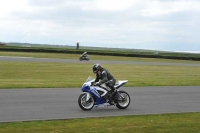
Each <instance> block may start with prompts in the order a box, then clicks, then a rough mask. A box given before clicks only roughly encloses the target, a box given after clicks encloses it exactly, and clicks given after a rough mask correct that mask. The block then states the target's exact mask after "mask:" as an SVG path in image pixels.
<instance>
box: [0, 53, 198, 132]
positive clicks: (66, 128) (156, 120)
mask: <svg viewBox="0 0 200 133" xmlns="http://www.w3.org/2000/svg"><path fill="white" fill-rule="evenodd" d="M0 56H29V57H43V58H72V59H78V57H79V55H73V54H70V55H67V54H46V53H39V54H38V53H21V52H20V53H15V52H0ZM91 58H92V59H100V60H127V61H148V62H151V61H153V62H180V63H199V62H198V61H185V60H183V61H181V60H165V59H149V58H148V59H146V58H130V57H117V58H116V57H112V56H91ZM92 65H93V64H81V63H39V62H6V61H4V62H0V88H1V89H2V88H68V87H80V86H82V83H83V82H84V81H85V80H86V78H87V77H88V76H95V75H94V74H93V73H92ZM103 66H104V67H105V68H108V69H109V70H110V71H111V72H112V74H113V75H114V76H115V77H116V78H117V79H121V80H124V79H128V80H129V82H128V83H127V84H126V85H125V86H200V67H191V66H187V67H186V66H156V65H151V66H150V65H148V66H147V65H123V64H117V65H113V64H104V65H103ZM117 132H119V133H133V132H134V133H199V132H200V113H179V114H158V115H138V116H124V117H105V118H88V119H71V120H53V121H30V122H11V123H0V133H117Z"/></svg>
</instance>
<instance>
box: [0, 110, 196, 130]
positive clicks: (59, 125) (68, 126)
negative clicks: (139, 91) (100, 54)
mask: <svg viewBox="0 0 200 133" xmlns="http://www.w3.org/2000/svg"><path fill="white" fill-rule="evenodd" d="M199 132H200V113H180V114H156V115H139V116H120V117H105V118H84V119H71V120H54V121H31V122H12V123H0V133H199Z"/></svg>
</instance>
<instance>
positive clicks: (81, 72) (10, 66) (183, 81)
mask: <svg viewBox="0 0 200 133" xmlns="http://www.w3.org/2000/svg"><path fill="white" fill-rule="evenodd" d="M92 65H93V64H79V63H41V62H0V73H1V74H0V88H67V87H81V86H82V84H83V82H84V81H85V80H86V78H87V77H88V76H94V77H95V75H94V74H93V72H92ZM103 66H104V67H105V68H108V69H109V70H110V72H111V73H112V74H113V75H114V76H115V78H116V79H118V80H119V79H120V80H125V79H127V80H129V82H128V83H127V84H126V86H198V85H200V67H182V66H146V65H122V64H117V65H113V64H104V65H103Z"/></svg>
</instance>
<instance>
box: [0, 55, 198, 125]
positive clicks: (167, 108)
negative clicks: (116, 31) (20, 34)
mask: <svg viewBox="0 0 200 133" xmlns="http://www.w3.org/2000/svg"><path fill="white" fill-rule="evenodd" d="M0 61H27V62H72V63H80V61H78V60H73V59H46V58H28V57H27V58H21V57H4V56H0ZM97 62H98V63H101V64H108V63H113V64H115V63H118V64H120V63H123V64H146V65H178V66H200V64H184V63H158V62H155V63H152V62H128V61H96V60H91V61H89V62H87V61H82V63H91V64H94V63H97ZM120 90H125V91H127V92H128V93H129V94H130V96H131V103H130V106H129V107H128V108H127V109H125V110H121V109H118V108H117V107H115V106H110V107H99V108H93V109H92V110H91V111H83V110H82V109H80V108H79V106H78V97H79V95H80V94H81V90H80V88H54V89H51V88H41V89H0V122H12V121H31V120H53V119H70V118H86V117H104V116H121V115H141V114H160V113H180V112H200V87H199V86H184V87H181V86H179V87H171V86H170V87H168V86H166V87H122V88H120Z"/></svg>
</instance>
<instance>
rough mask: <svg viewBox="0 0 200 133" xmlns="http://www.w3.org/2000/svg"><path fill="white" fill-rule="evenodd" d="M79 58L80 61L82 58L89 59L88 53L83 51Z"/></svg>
mask: <svg viewBox="0 0 200 133" xmlns="http://www.w3.org/2000/svg"><path fill="white" fill-rule="evenodd" d="M79 60H80V61H82V60H87V61H89V60H90V58H89V55H88V54H87V52H84V53H83V54H82V55H81V56H80V58H79Z"/></svg>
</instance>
